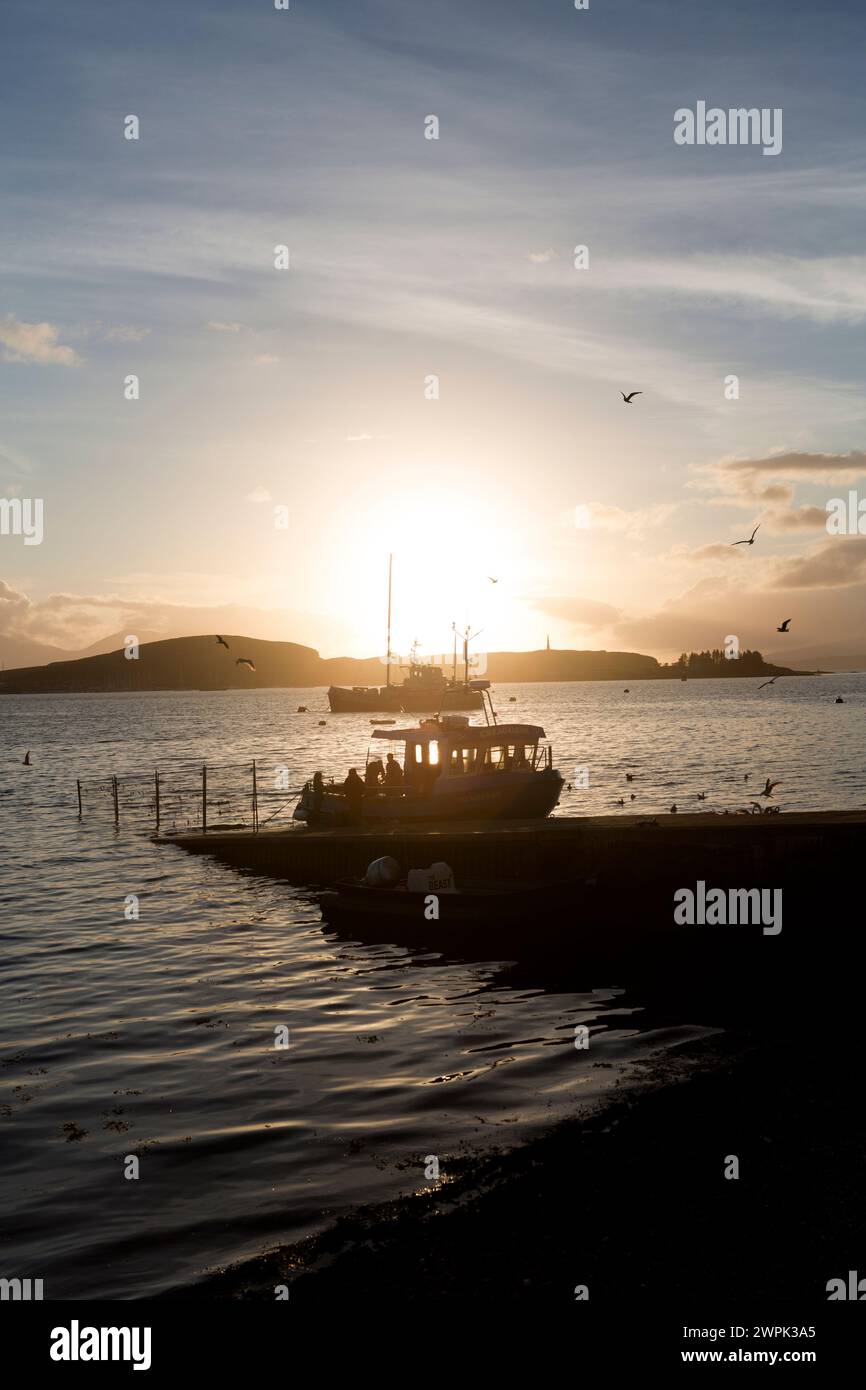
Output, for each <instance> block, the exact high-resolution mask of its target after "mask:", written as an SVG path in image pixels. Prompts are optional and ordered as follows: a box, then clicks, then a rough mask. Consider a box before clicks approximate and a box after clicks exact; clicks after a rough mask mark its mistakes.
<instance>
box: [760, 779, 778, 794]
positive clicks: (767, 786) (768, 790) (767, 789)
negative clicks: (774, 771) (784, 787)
mask: <svg viewBox="0 0 866 1390" xmlns="http://www.w3.org/2000/svg"><path fill="white" fill-rule="evenodd" d="M779 785H780V783H779V782H771V781H770V779H769V777H768V778H767V780H766V782H765V783H764V790H763V791H762V792H761V796H772V795H773V788H774V787H778V786H779Z"/></svg>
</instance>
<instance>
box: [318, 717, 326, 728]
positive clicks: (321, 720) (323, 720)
mask: <svg viewBox="0 0 866 1390" xmlns="http://www.w3.org/2000/svg"><path fill="white" fill-rule="evenodd" d="M327 722H328V721H327V719H320V720H319V728H320V729H321V728H322V727H323V725H325V724H327Z"/></svg>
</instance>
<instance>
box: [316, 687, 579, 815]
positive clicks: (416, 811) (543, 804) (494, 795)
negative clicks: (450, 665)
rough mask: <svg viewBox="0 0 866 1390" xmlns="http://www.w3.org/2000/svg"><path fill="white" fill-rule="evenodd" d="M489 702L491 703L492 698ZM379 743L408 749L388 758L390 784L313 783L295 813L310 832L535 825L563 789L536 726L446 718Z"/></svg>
mask: <svg viewBox="0 0 866 1390" xmlns="http://www.w3.org/2000/svg"><path fill="white" fill-rule="evenodd" d="M488 698H489V697H488ZM372 736H373V738H374V739H383V740H386V741H388V742H390V743H391V744H392V745H398V744H402V746H403V762H402V765H401V764H400V762H399V760H398V759H397V757H396V756H395V755H394V754H389V755H388V765H389V766H388V771H387V772H386V773H385V780H381V779H380V778H379V777H378V775H376V774H375V772H374V776H372V777H371V776H370V775H369V768H370V762H371V760H370V758H369V755H368V760H367V776H366V777H365V781H364V782H363V783H362V782H361V780H360V778H357V777H355V778H352V776H351V774H350V777H349V778H347V779H346V782H345V783H337V782H335V781H334V780H333V779H332V780H331V781H330V782H327V783H326V782H325V781H324V779H323V778H320V777H318V776H317V778H314V779H313V780H312V781H310V782H308V783H307V784H306V786H305V787H304V790H303V792H302V794H301V799H300V801H299V802H298V804H297V806H296V807H295V810H294V817H295V819H296V820H301V821H306V822H307V824H308V825H311V826H323V827H326V826H345V825H358V824H370V823H373V824H385V823H395V822H396V823H415V822H419V821H444V822H448V821H457V820H463V821H468V820H476V821H491V820H493V821H498V820H534V819H543V818H544V817H545V816H548V815H549V814H550V812H551V811H552V810H553V808H554V807H555V806H556V804H557V802H558V800H559V797H560V793H561V791H562V787H563V777H562V774H561V773H560V772H559V771H557V770H556V769H555V768H554V766H553V750H552V748H551V747H550V745H549V743H547V742H546V736H545V733H544V729H543V728H541V726H540V725H537V724H497V723H496V722H495V716H494V722H492V723H491V722H488V723H486V724H470V722H469V719H468V718H467V717H466V716H465V715H459V714H443V715H440V716H436V717H435V718H433V719H423V720H421V721H420V723H419V724H418V725H417V726H415V727H412V728H394V729H390V728H389V729H374V730H373V735H372Z"/></svg>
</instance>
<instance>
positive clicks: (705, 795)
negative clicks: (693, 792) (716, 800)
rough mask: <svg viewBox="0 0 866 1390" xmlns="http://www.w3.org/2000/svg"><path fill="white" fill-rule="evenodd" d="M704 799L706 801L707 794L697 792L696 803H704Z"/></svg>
mask: <svg viewBox="0 0 866 1390" xmlns="http://www.w3.org/2000/svg"><path fill="white" fill-rule="evenodd" d="M706 799H707V794H706V792H698V801H706Z"/></svg>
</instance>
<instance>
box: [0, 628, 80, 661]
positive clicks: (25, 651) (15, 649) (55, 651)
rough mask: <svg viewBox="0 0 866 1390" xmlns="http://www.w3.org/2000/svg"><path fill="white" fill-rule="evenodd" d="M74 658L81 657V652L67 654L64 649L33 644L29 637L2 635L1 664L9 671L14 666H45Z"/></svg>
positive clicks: (44, 643) (43, 644)
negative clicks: (48, 663)
mask: <svg viewBox="0 0 866 1390" xmlns="http://www.w3.org/2000/svg"><path fill="white" fill-rule="evenodd" d="M74 656H80V652H66V651H64V650H63V648H62V647H51V646H49V645H48V643H46V642H33V641H31V640H30V638H29V637H4V636H2V635H0V664H2V666H3V667H5V668H6V669H7V670H8V669H9V667H14V666H44V665H45V664H46V663H47V662H49V661H63V660H64V659H65V658H67V657H74Z"/></svg>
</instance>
